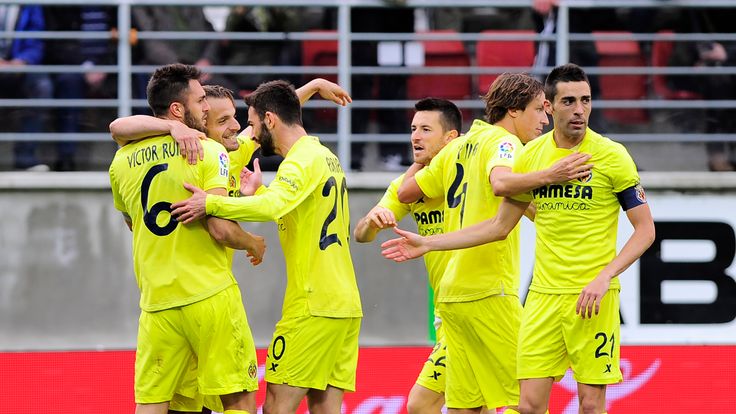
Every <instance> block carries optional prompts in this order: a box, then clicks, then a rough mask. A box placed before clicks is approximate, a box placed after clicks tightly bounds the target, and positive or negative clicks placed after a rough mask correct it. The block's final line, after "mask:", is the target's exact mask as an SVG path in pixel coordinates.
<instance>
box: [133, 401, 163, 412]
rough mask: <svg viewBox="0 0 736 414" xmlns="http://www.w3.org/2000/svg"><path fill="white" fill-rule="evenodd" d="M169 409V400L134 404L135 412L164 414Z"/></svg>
mask: <svg viewBox="0 0 736 414" xmlns="http://www.w3.org/2000/svg"><path fill="white" fill-rule="evenodd" d="M168 411H169V402H168V401H167V402H162V403H153V404H136V405H135V414H166V413H167V412H168Z"/></svg>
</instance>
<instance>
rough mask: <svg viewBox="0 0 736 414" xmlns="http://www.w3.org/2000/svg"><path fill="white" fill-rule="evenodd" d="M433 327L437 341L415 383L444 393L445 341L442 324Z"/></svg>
mask: <svg viewBox="0 0 736 414" xmlns="http://www.w3.org/2000/svg"><path fill="white" fill-rule="evenodd" d="M435 329H436V330H437V343H435V345H434V348H432V352H431V353H430V354H429V358H428V359H427V361H426V362H425V363H424V365H423V366H422V372H420V373H419V377H418V378H417V385H421V386H422V387H424V388H426V389H428V390H431V391H434V392H438V393H440V394H444V393H445V376H446V374H447V372H446V369H445V366H446V365H445V362H446V361H445V359H446V356H447V342H446V341H445V329H444V328H443V327H442V324H440V325H439V326H436V327H435Z"/></svg>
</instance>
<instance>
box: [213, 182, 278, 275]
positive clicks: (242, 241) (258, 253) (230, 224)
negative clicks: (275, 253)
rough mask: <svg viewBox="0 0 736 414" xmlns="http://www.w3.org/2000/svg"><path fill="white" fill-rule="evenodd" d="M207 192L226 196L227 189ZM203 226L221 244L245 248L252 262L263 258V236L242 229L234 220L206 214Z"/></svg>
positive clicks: (264, 247)
mask: <svg viewBox="0 0 736 414" xmlns="http://www.w3.org/2000/svg"><path fill="white" fill-rule="evenodd" d="M207 193H208V194H214V195H219V196H227V190H226V189H224V188H215V189H212V190H209V191H207ZM205 226H206V228H207V231H208V232H209V233H210V235H211V236H212V237H213V238H214V239H215V240H217V242H218V243H220V244H222V245H223V246H227V247H229V248H231V249H236V250H246V251H247V252H248V254H249V256H252V260H251V262H252V263H253V264H259V263H261V261H262V260H263V253H264V252H265V250H266V244H265V241H264V238H263V237H261V236H257V235H254V234H251V233H249V232H247V231H245V230H243V229H242V228H241V227H240V225H239V224H238V223H236V222H234V221H230V220H226V219H222V218H218V217H212V216H207V217H206V218H205Z"/></svg>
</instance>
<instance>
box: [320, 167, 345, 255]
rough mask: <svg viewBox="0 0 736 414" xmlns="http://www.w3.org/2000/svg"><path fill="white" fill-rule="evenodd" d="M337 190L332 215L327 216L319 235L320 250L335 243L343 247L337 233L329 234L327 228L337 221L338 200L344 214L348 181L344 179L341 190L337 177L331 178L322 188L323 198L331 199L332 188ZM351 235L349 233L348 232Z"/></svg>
mask: <svg viewBox="0 0 736 414" xmlns="http://www.w3.org/2000/svg"><path fill="white" fill-rule="evenodd" d="M333 187H334V188H335V199H334V202H333V204H332V210H330V214H328V215H327V218H326V219H325V222H324V223H323V224H322V231H321V232H320V235H319V249H320V250H325V249H327V247H328V246H329V245H331V244H333V243H337V245H338V246H342V242H341V241H340V238H339V237H338V236H337V233H330V234H327V227H329V226H330V223H332V222H333V221H335V219H336V218H337V200H338V199H340V214H342V206H343V204H344V203H345V193H347V191H348V188H347V181H346V180H345V177H342V183H341V185H340V188H339V189H338V188H337V180H336V179H335V177H330V178H328V179H327V181H326V182H325V185H324V187H322V196H323V197H329V196H330V193H331V192H332V188H333ZM348 233H349V231H348Z"/></svg>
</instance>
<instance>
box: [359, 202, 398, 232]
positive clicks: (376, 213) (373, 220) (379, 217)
mask: <svg viewBox="0 0 736 414" xmlns="http://www.w3.org/2000/svg"><path fill="white" fill-rule="evenodd" d="M366 217H368V224H369V225H370V226H371V227H373V228H374V229H385V228H388V227H394V226H396V216H394V212H393V211H391V210H389V209H387V208H385V207H381V206H375V207H373V208H372V209H371V211H369V212H368V214H367V216H366Z"/></svg>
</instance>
